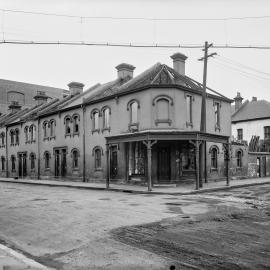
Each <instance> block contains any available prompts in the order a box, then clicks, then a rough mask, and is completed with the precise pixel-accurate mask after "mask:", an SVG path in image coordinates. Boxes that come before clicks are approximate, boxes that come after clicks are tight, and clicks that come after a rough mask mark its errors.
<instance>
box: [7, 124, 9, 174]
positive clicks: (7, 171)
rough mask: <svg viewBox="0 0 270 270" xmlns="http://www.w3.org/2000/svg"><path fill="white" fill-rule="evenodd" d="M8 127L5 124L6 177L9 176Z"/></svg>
mask: <svg viewBox="0 0 270 270" xmlns="http://www.w3.org/2000/svg"><path fill="white" fill-rule="evenodd" d="M7 136H8V128H7V126H6V178H8V177H9V171H8V138H7Z"/></svg>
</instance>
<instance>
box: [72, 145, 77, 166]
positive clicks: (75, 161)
mask: <svg viewBox="0 0 270 270" xmlns="http://www.w3.org/2000/svg"><path fill="white" fill-rule="evenodd" d="M72 166H73V168H78V167H79V151H78V150H77V149H74V150H72Z"/></svg>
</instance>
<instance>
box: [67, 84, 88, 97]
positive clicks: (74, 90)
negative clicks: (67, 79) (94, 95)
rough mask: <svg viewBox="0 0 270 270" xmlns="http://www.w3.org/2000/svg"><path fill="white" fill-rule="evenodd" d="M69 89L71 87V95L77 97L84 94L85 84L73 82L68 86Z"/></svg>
mask: <svg viewBox="0 0 270 270" xmlns="http://www.w3.org/2000/svg"><path fill="white" fill-rule="evenodd" d="M68 87H69V94H70V95H71V96H75V95H78V94H81V93H82V92H83V87H84V84H83V83H79V82H71V83H69V84H68Z"/></svg>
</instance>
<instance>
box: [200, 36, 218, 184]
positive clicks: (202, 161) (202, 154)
mask: <svg viewBox="0 0 270 270" xmlns="http://www.w3.org/2000/svg"><path fill="white" fill-rule="evenodd" d="M212 46H213V44H212V43H211V44H208V42H207V41H205V44H204V49H203V51H204V57H202V58H200V59H198V60H199V61H203V91H202V107H201V126H200V131H201V132H203V133H205V132H206V79H207V60H208V58H209V57H213V56H214V55H216V54H217V53H211V54H208V49H209V48H210V47H212ZM206 161H207V160H206V142H205V141H203V142H202V143H201V145H200V180H199V187H202V186H203V177H204V179H205V182H206V183H207V169H206V167H207V163H206Z"/></svg>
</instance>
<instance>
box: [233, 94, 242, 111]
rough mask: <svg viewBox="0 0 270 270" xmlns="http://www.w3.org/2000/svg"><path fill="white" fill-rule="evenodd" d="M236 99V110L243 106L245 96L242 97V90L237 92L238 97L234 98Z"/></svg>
mask: <svg viewBox="0 0 270 270" xmlns="http://www.w3.org/2000/svg"><path fill="white" fill-rule="evenodd" d="M234 101H235V111H238V110H239V109H240V107H241V106H242V101H243V98H242V97H241V94H240V92H237V95H236V97H235V98H234Z"/></svg>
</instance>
